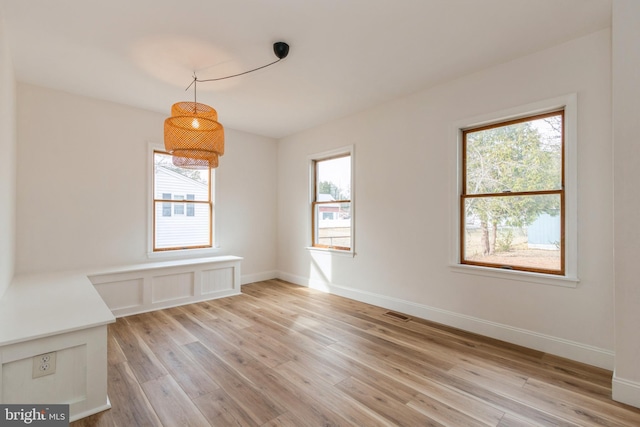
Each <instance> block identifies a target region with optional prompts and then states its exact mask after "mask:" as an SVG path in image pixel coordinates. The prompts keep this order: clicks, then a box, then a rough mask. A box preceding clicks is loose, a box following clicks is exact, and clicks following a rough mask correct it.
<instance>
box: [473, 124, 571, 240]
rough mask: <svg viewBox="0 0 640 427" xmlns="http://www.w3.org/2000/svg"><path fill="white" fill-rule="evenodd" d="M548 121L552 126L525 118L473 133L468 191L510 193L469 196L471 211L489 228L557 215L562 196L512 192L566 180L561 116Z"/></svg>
mask: <svg viewBox="0 0 640 427" xmlns="http://www.w3.org/2000/svg"><path fill="white" fill-rule="evenodd" d="M542 121H544V122H546V126H545V123H542V124H539V125H536V126H534V124H533V122H522V123H517V124H513V125H509V126H503V127H497V128H492V129H487V130H482V131H478V132H470V133H468V134H467V141H466V156H467V158H466V170H467V175H466V179H467V182H466V185H467V194H491V193H493V194H495V193H498V194H503V195H504V197H480V198H470V199H467V204H466V207H465V210H466V214H467V216H475V217H477V218H478V219H480V221H481V222H482V223H483V226H484V227H486V226H487V225H488V224H503V225H506V226H512V227H524V226H526V225H529V224H531V223H532V222H533V221H534V220H535V219H536V218H537V217H538V216H539V215H540V214H541V213H544V212H546V213H549V214H552V215H553V214H557V212H558V209H559V207H560V197H559V196H557V195H546V196H544V195H537V196H536V195H531V196H527V195H518V196H509V193H515V192H529V191H542V190H550V189H559V188H560V186H561V185H562V172H561V171H562V164H561V162H562V147H561V135H560V130H559V129H560V128H561V126H559V122H560V116H555V117H549V118H546V119H542V120H539V122H542ZM540 129H544V133H542V132H541V131H540Z"/></svg>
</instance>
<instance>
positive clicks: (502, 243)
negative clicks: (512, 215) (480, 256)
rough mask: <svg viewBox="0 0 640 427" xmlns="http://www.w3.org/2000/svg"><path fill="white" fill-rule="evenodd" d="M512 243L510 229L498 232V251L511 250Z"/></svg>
mask: <svg viewBox="0 0 640 427" xmlns="http://www.w3.org/2000/svg"><path fill="white" fill-rule="evenodd" d="M512 244H513V231H512V230H511V229H507V231H506V232H505V231H502V232H501V233H500V237H499V238H498V241H497V242H496V246H497V247H498V248H497V250H498V251H499V252H509V251H510V250H511V245H512Z"/></svg>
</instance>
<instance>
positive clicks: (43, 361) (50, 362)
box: [32, 351, 56, 378]
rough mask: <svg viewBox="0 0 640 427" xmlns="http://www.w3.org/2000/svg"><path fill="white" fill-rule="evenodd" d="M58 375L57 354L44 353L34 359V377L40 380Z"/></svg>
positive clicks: (53, 352)
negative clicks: (46, 376)
mask: <svg viewBox="0 0 640 427" xmlns="http://www.w3.org/2000/svg"><path fill="white" fill-rule="evenodd" d="M55 373H56V352H55V351H52V352H51V353H44V354H40V355H38V356H34V357H33V377H32V378H40V377H44V376H45V375H51V374H55Z"/></svg>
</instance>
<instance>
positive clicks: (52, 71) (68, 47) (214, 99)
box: [0, 0, 611, 138]
mask: <svg viewBox="0 0 640 427" xmlns="http://www.w3.org/2000/svg"><path fill="white" fill-rule="evenodd" d="M0 16H1V17H2V19H3V21H4V28H5V35H6V37H7V39H8V42H9V46H10V48H11V52H12V58H13V63H14V67H15V71H16V76H17V79H18V80H19V81H23V82H28V83H32V84H37V85H42V86H46V87H51V88H55V89H61V90H64V91H67V92H72V93H78V94H83V95H86V96H90V97H95V98H99V99H105V100H109V101H114V102H118V103H122V104H127V105H132V106H135V107H140V108H144V109H148V110H153V111H159V112H162V113H165V114H166V115H168V114H169V109H170V107H171V104H173V103H174V102H177V101H184V100H192V99H193V89H190V90H189V91H188V92H185V90H184V89H185V88H186V87H187V86H188V85H189V83H190V82H191V80H192V75H193V73H194V71H195V72H196V73H197V76H198V78H200V79H208V78H216V77H222V76H226V75H230V74H234V73H239V72H242V71H246V70H248V69H251V68H255V67H258V66H260V65H264V64H266V63H269V62H271V61H273V60H275V59H277V58H276V57H275V55H274V54H273V51H272V45H273V43H274V42H276V41H279V40H282V41H285V42H287V43H289V45H290V46H291V50H290V53H289V56H288V57H287V58H286V59H285V60H283V61H281V62H280V63H278V64H276V65H273V66H271V67H268V68H265V69H263V70H260V71H257V72H255V73H251V74H248V75H245V76H241V77H237V78H233V79H230V80H225V81H221V82H210V83H199V84H198V101H199V102H204V103H207V104H209V105H211V106H213V107H214V108H216V109H217V110H218V116H219V120H220V122H221V123H222V124H223V125H224V126H225V127H228V128H233V129H238V130H243V131H247V132H252V133H255V134H259V135H266V136H270V137H276V138H278V137H283V136H287V135H290V134H292V133H295V132H298V131H301V130H304V129H308V128H310V127H313V126H316V125H318V124H321V123H324V122H327V121H330V120H333V119H336V118H339V117H343V116H346V115H349V114H352V113H354V112H357V111H360V110H362V109H365V108H367V107H370V106H372V105H376V104H379V103H382V102H384V101H387V100H390V99H393V98H396V97H398V96H401V95H404V94H408V93H411V92H414V91H416V90H419V89H423V88H427V87H430V86H434V85H436V84H439V83H442V82H443V81H446V80H450V79H453V78H456V77H459V76H462V75H465V74H468V73H471V72H474V71H477V70H480V69H482V68H486V67H488V66H491V65H494V64H496V63H500V62H505V61H508V60H510V59H513V58H516V57H518V56H521V55H524V54H528V53H531V52H535V51H538V50H541V49H544V48H547V47H549V46H552V45H554V44H558V43H561V42H564V41H567V40H570V39H572V38H575V37H579V36H582V35H585V34H588V33H590V32H593V31H597V30H599V29H603V28H607V27H609V26H610V22H611V0H180V1H177V0H171V1H169V0H127V1H124V0H0Z"/></svg>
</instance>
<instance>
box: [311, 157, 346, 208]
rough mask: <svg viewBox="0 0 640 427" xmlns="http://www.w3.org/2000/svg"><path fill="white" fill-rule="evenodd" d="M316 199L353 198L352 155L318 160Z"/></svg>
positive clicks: (319, 200)
mask: <svg viewBox="0 0 640 427" xmlns="http://www.w3.org/2000/svg"><path fill="white" fill-rule="evenodd" d="M316 173H317V176H316V201H318V202H323V201H330V200H350V199H351V156H345V157H338V158H335V159H329V160H318V161H317V162H316Z"/></svg>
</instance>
